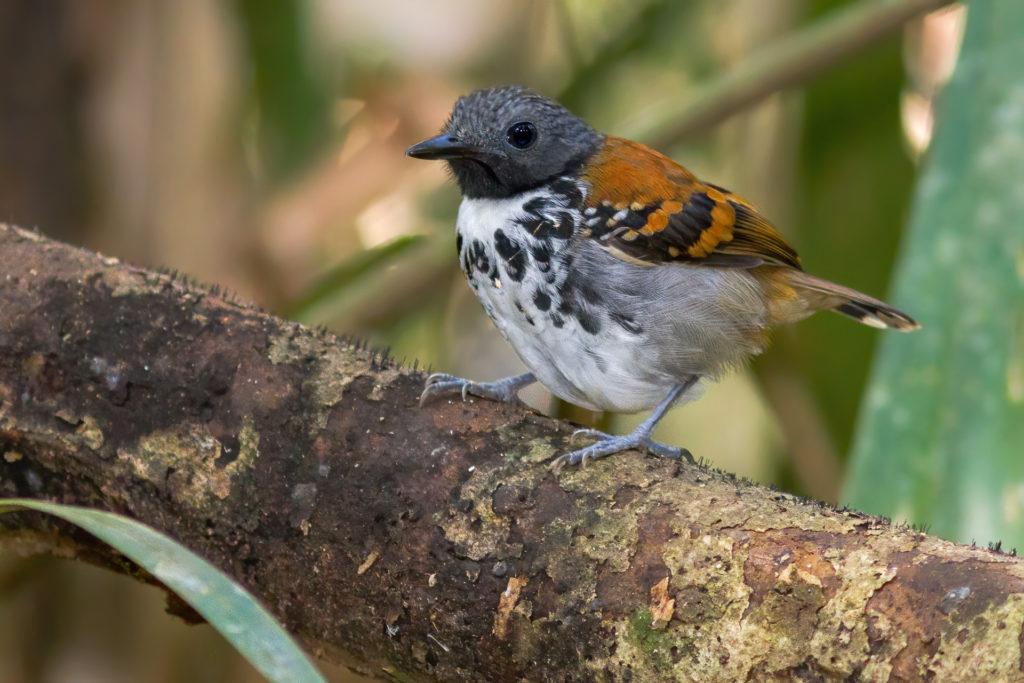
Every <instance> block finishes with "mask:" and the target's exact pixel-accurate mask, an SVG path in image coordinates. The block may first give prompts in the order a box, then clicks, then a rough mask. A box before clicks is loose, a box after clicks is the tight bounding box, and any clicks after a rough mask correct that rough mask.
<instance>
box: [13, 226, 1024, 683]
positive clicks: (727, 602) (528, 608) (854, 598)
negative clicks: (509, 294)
mask: <svg viewBox="0 0 1024 683" xmlns="http://www.w3.org/2000/svg"><path fill="white" fill-rule="evenodd" d="M423 379H424V378H423V375H422V373H419V372H415V371H412V370H409V369H407V368H401V367H398V366H397V365H395V364H394V363H392V362H390V361H387V360H386V359H382V358H380V357H379V356H375V355H374V354H372V353H369V352H366V351H362V350H360V349H358V348H353V347H352V346H351V345H348V344H346V343H344V342H342V341H339V340H338V339H336V338H334V337H333V336H331V335H330V334H327V333H325V332H320V331H315V330H310V329H306V328H303V327H301V326H299V325H296V324H293V323H288V322H285V321H282V320H279V319H276V318H274V317H272V316H270V315H267V314H264V313H261V312H259V311H257V310H253V309H251V308H247V307H245V306H240V305H238V304H236V303H233V302H231V301H230V300H227V299H225V298H224V297H222V296H219V295H218V294H217V293H216V292H215V291H210V290H206V289H203V288H199V287H195V286H192V285H189V284H188V283H186V282H184V281H182V280H181V279H180V278H174V277H171V276H169V275H164V274H158V273H154V272H149V271H145V270H140V269H137V268H131V267H127V266H124V265H121V264H119V263H118V262H117V261H116V260H114V259H108V258H102V257H100V256H98V255H96V254H93V253H90V252H86V251H83V250H79V249H75V248H72V247H68V246H66V245H62V244H59V243H56V242H52V241H49V240H47V239H45V238H42V237H40V236H38V235H36V234H33V233H29V232H25V231H21V230H18V229H16V228H13V227H8V226H2V225H0V456H2V457H0V495H3V496H29V497H38V498H46V499H50V500H55V501H59V502H64V503H74V504H79V505H87V506H93V507H98V508H103V509H107V510H113V511H116V512H121V513H124V514H126V515H130V516H132V517H134V518H136V519H139V520H141V521H143V522H145V523H146V524H149V525H151V526H153V527H155V528H157V529H160V530H163V531H165V532H167V533H169V534H170V535H172V536H174V537H175V538H177V539H179V540H180V541H182V542H183V543H184V544H185V545H187V546H189V547H190V548H192V549H193V550H195V551H197V552H199V553H200V554H202V555H203V556H205V557H206V558H208V559H209V560H211V561H212V562H213V563H215V564H216V565H218V566H220V567H221V568H223V569H224V570H225V571H227V572H228V573H230V574H231V575H232V576H234V577H235V578H237V579H238V580H239V581H240V582H241V583H243V584H244V585H245V586H247V587H248V588H249V589H251V590H252V591H253V592H255V593H256V594H257V595H258V596H260V597H261V598H262V599H263V600H264V601H265V602H266V604H267V605H268V606H269V607H270V609H271V610H273V611H274V612H275V613H276V614H277V615H278V616H279V617H280V619H281V620H282V622H283V623H284V624H285V625H286V626H287V628H288V629H289V630H291V631H292V632H293V633H295V634H296V635H297V636H298V638H299V639H300V640H301V641H302V642H303V643H305V644H306V645H307V646H308V647H309V648H310V650H311V651H313V652H315V653H316V654H317V655H319V656H321V657H324V658H327V659H331V660H335V661H344V662H346V663H348V664H350V665H351V666H354V667H356V668H358V669H359V670H361V671H363V672H369V673H374V674H377V675H380V674H381V673H382V672H389V673H391V674H392V675H393V676H395V677H396V678H399V679H401V680H481V681H504V680H531V681H540V680H555V681H560V680H634V681H641V680H658V681H660V680H671V679H680V680H690V679H693V680H703V681H707V680H721V681H735V680H745V679H754V680H771V679H780V680H790V679H793V678H800V679H842V678H856V679H861V680H879V681H881V680H915V679H919V678H925V677H928V676H930V675H937V676H939V677H940V678H942V679H945V680H966V679H978V678H992V679H1004V680H1005V679H1018V678H1021V675H1022V674H1021V672H1022V668H1024V658H1022V643H1024V631H1022V626H1024V563H1022V561H1021V560H1019V559H1018V558H1016V557H1010V556H1007V555H1003V554H999V553H995V552H990V551H986V550H981V549H976V548H970V547H965V546H958V545H954V544H952V543H947V542H944V541H941V540H939V539H935V538H931V537H928V536H926V535H924V534H921V533H917V532H915V531H912V530H909V529H902V528H895V527H892V526H889V525H887V524H885V523H883V522H882V521H880V520H878V519H875V518H872V517H868V516H865V515H861V514H856V513H847V512H839V511H836V510H832V509H829V508H826V507H824V506H822V505H819V504H815V503H813V502H808V501H804V500H799V499H797V498H794V497H793V496H790V495H787V494H785V493H779V492H777V491H771V490H768V489H765V488H761V487H758V486H753V485H749V484H746V483H743V482H740V481H737V480H736V479H734V478H732V477H729V476H727V475H722V474H719V473H716V472H712V471H709V470H707V469H703V468H699V467H692V466H686V465H680V464H677V463H675V462H669V461H665V460H659V459H657V458H654V457H649V456H644V455H640V454H623V455H620V456H616V457H612V458H609V459H606V460H602V461H598V462H595V463H591V464H590V465H589V466H587V467H586V468H584V469H567V470H565V471H564V472H562V473H561V474H560V475H558V476H555V475H554V474H552V472H550V471H549V469H548V467H547V461H548V460H549V459H550V458H551V457H552V456H554V455H555V454H556V453H559V452H561V451H563V450H564V449H566V448H567V447H568V436H569V434H570V428H569V426H567V425H564V424H559V423H557V422H555V421H552V420H548V419H546V418H543V417H540V416H538V415H536V414H533V413H531V412H529V411H526V410H523V409H519V408H516V407H512V406H506V405H498V404H494V403H490V402H478V401H472V400H470V401H467V402H465V403H463V402H461V401H441V402H438V403H436V404H434V405H430V406H428V407H426V408H423V409H420V408H418V407H417V405H416V399H417V396H418V394H419V392H420V389H421V386H422V383H423ZM0 523H2V524H3V525H4V526H3V527H0V547H8V548H17V549H20V550H21V551H22V552H45V551H51V552H60V553H62V554H65V555H71V556H75V557H79V558H81V559H87V560H90V561H96V562H101V563H103V564H106V565H109V566H112V567H114V568H117V569H120V570H122V571H128V572H129V573H131V572H132V569H131V567H130V566H129V565H128V564H127V563H126V562H124V561H123V560H122V559H120V558H118V557H117V556H116V554H114V553H112V552H111V551H110V550H108V549H107V548H106V547H104V546H102V545H101V544H99V543H98V542H96V541H94V540H92V539H91V538H90V537H88V536H86V535H84V534H82V533H80V532H76V531H75V530H73V529H71V528H69V527H67V526H63V525H61V524H59V523H57V522H55V521H53V520H50V519H46V518H43V517H41V516H34V515H29V514H21V515H17V516H6V517H3V518H0ZM135 573H137V571H136V572H135Z"/></svg>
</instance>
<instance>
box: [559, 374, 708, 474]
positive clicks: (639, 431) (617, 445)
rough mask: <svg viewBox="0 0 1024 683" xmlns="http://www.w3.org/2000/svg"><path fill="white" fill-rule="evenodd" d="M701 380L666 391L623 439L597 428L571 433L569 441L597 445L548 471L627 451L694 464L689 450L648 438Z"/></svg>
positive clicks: (564, 457)
mask: <svg viewBox="0 0 1024 683" xmlns="http://www.w3.org/2000/svg"><path fill="white" fill-rule="evenodd" d="M699 379H700V377H699V376H696V375H694V376H693V377H691V378H690V379H688V380H686V381H685V382H683V383H682V384H677V385H676V386H674V387H672V390H671V391H669V392H668V395H667V396H666V397H665V400H663V401H662V402H661V403H659V404H658V407H657V408H655V409H654V412H652V413H651V415H650V417H648V418H647V419H646V420H644V421H643V422H641V423H640V424H639V425H638V426H637V428H636V429H634V430H633V431H632V432H630V433H629V434H626V435H623V436H612V435H611V434H605V433H604V432H601V431H598V430H596V429H579V430H577V431H576V432H574V433H573V435H572V439H570V442H572V441H575V440H576V438H577V437H581V436H583V437H587V436H589V437H591V438H594V439H597V442H596V443H594V444H591V445H590V446H587V447H586V448H581V449H579V450H576V451H573V452H571V453H566V454H565V455H561V456H559V457H557V458H555V461H554V462H553V463H551V469H553V470H555V471H556V472H557V471H559V470H561V469H562V467H564V466H565V465H575V464H577V463H584V462H586V461H587V460H596V459H597V458H603V457H604V456H606V455H611V454H612V453H618V452H619V451H625V450H629V449H630V448H642V449H645V450H648V451H650V452H651V453H654V454H655V455H660V456H662V457H665V458H672V459H674V460H679V459H681V458H683V459H686V460H688V461H689V462H691V463H692V462H693V456H692V455H690V451H688V450H686V449H685V448H676V447H673V446H666V445H665V444H663V443H658V442H657V441H655V440H653V439H652V438H651V434H652V433H653V432H654V428H655V427H656V426H657V425H658V422H660V421H661V418H663V417H665V413H667V412H668V409H669V408H671V407H672V405H673V404H674V403H675V402H676V400H677V399H678V398H679V397H680V396H682V395H683V394H685V393H686V391H687V390H688V389H689V388H690V387H692V386H693V385H694V384H696V383H697V380H699Z"/></svg>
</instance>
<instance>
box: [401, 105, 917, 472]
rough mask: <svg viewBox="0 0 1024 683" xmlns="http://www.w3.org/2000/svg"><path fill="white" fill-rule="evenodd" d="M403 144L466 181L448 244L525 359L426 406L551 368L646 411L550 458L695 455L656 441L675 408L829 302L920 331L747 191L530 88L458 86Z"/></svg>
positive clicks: (582, 398) (513, 390)
mask: <svg viewBox="0 0 1024 683" xmlns="http://www.w3.org/2000/svg"><path fill="white" fill-rule="evenodd" d="M406 154H407V155H408V156H410V157H413V158H416V159H427V160H442V161H444V162H446V163H447V166H448V169H449V171H450V173H451V175H452V176H453V177H454V180H455V182H456V183H457V184H458V187H459V189H460V191H461V193H462V202H461V204H460V205H459V210H458V217H457V219H456V224H455V230H456V236H455V243H456V247H457V250H458V256H459V263H460V265H461V268H462V270H463V271H464V272H465V275H466V278H467V280H468V282H469V286H470V287H471V288H472V290H473V292H474V293H475V294H476V296H477V298H478V299H479V301H480V303H481V304H482V305H483V308H484V311H485V312H486V313H487V315H488V316H489V317H490V319H491V320H492V321H493V323H494V325H495V326H496V327H497V329H498V331H499V332H500V333H501V335H502V336H503V337H504V338H505V340H507V341H508V343H509V344H510V345H511V346H512V348H513V349H514V350H515V352H516V354H517V355H518V356H519V358H520V359H521V360H522V361H523V363H524V364H525V365H526V367H527V368H528V372H526V373H523V374H519V375H515V376H512V377H506V378H504V379H500V380H496V381H493V382H475V381H472V380H469V379H465V378H460V377H456V376H454V375H450V374H445V373H435V374H432V375H431V376H430V377H428V379H427V382H426V387H425V389H424V391H423V393H422V396H421V399H420V403H421V405H423V404H425V403H426V402H428V401H430V400H432V399H434V398H437V397H441V396H453V395H461V396H462V398H463V399H465V398H466V396H467V395H473V396H478V397H482V398H485V399H492V400H497V401H508V402H516V401H518V397H517V394H518V392H519V390H520V389H522V388H523V387H525V386H527V385H529V384H532V383H534V382H540V384H542V385H543V386H544V387H545V388H547V389H548V390H549V391H550V392H551V393H552V394H553V395H555V396H557V397H558V398H561V399H563V400H565V401H568V402H570V403H573V404H576V405H578V406H581V407H584V408H588V409H591V410H606V411H612V412H616V413H636V412H640V411H646V410H651V411H652V412H651V413H650V415H649V417H647V419H645V420H644V421H643V422H642V423H641V424H640V425H639V426H638V427H636V429H635V430H633V431H632V432H630V433H629V434H625V435H611V434H607V433H604V432H601V431H597V430H593V429H581V430H578V431H577V432H575V433H574V434H573V438H572V440H571V443H574V442H575V441H576V440H577V439H579V438H587V439H590V440H591V441H592V443H591V444H590V445H588V446H585V447H582V448H579V449H577V450H573V451H570V452H568V453H564V454H562V455H560V456H558V457H557V458H555V460H554V462H553V463H552V467H554V468H556V469H561V468H562V467H564V466H565V465H575V464H581V465H582V464H585V463H586V462H587V461H589V460H594V459H597V458H601V457H605V456H608V455H612V454H614V453H618V452H621V451H625V450H630V449H638V450H646V451H648V452H651V453H654V454H656V455H660V456H664V457H668V458H674V459H680V458H682V459H685V460H688V461H690V462H693V457H692V455H691V454H690V452H689V451H688V450H687V449H685V448H682V447H675V446H669V445H666V444H663V443H660V442H657V441H655V440H654V439H653V437H652V434H653V431H654V428H655V427H656V426H657V424H658V422H659V421H660V420H661V419H662V418H663V417H664V415H665V414H666V413H667V412H668V410H669V409H670V408H671V407H673V406H674V405H677V404H680V403H684V402H687V401H689V400H692V399H695V398H698V397H699V396H700V394H701V393H702V384H703V382H704V381H714V380H717V379H719V378H721V377H722V376H723V375H725V374H727V373H728V372H730V371H732V370H735V369H737V368H740V367H742V366H743V365H744V364H745V362H746V361H747V360H748V359H749V358H750V357H752V356H755V355H757V354H760V353H761V352H762V351H763V350H764V349H765V347H766V346H767V344H768V341H769V332H770V330H771V328H773V327H775V326H777V325H781V324H785V323H790V322H795V321H798V320H801V319H803V318H806V317H807V316H809V315H811V314H812V313H814V312H816V311H819V310H830V311H835V312H837V313H840V314H842V315H845V316H847V317H850V318H853V319H854V320H858V321H860V322H861V323H864V324H866V325H870V326H872V327H877V328H888V329H894V330H899V331H904V332H907V331H911V330H914V329H917V328H919V327H920V326H919V325H918V323H917V322H916V321H915V320H914V319H913V318H911V317H910V316H909V315H907V314H906V313H903V312H901V311H899V310H897V309H896V308H893V307H892V306H890V305H888V304H886V303H884V302H883V301H880V300H878V299H875V298H873V297H871V296H868V295H866V294H863V293H861V292H858V291H856V290H854V289H850V288H848V287H844V286H842V285H839V284H836V283H833V282H830V281H828V280H824V279H821V278H819V277H816V276H814V275H810V274H809V273H807V272H805V271H804V269H803V266H802V265H801V261H800V258H799V256H798V255H797V252H796V251H795V250H794V249H793V247H792V246H790V244H789V243H788V242H787V241H786V239H785V238H784V237H783V236H782V234H781V233H780V232H779V231H778V230H777V229H776V228H775V226H774V225H773V224H772V223H771V222H769V221H768V219H766V218H765V217H764V216H762V215H761V214H760V213H759V212H758V210H757V209H756V208H755V207H754V205H753V204H751V203H750V202H749V201H747V200H746V199H744V198H742V197H741V196H739V195H737V194H734V193H733V192H731V191H729V190H727V189H725V188H724V187H722V186H720V185H715V184H712V183H708V182H704V181H702V180H699V179H698V178H697V177H696V176H695V175H694V174H693V173H691V172H690V171H688V170H687V169H686V168H684V167H683V166H681V165H680V164H678V163H676V162H675V161H673V160H671V159H670V158H668V157H667V156H665V155H663V154H661V153H659V152H657V151H655V150H653V149H651V148H649V147H647V146H645V145H643V144H641V143H639V142H634V141H632V140H628V139H626V138H622V137H616V136H612V135H605V134H602V133H600V132H598V131H597V130H595V129H594V128H592V127H590V126H589V125H588V124H587V123H586V122H585V121H583V120H582V119H581V118H579V117H577V116H575V115H574V114H572V113H571V112H570V111H569V110H568V109H566V108H565V107H563V106H562V105H561V104H559V103H557V102H555V101H554V100H552V99H549V98H547V97H544V96H542V95H540V94H537V93H535V92H534V91H532V90H529V89H527V88H524V87H521V86H503V87H494V88H485V89H481V90H476V91H474V92H471V93H470V94H468V95H464V96H462V97H460V98H459V99H458V100H457V101H456V103H455V105H454V108H453V109H452V112H451V115H450V116H449V118H448V120H447V122H446V123H445V124H444V126H443V128H442V131H441V134H440V135H437V136H435V137H431V138H429V139H427V140H424V141H422V142H420V143H418V144H415V145H413V146H411V147H409V149H408V150H407V151H406Z"/></svg>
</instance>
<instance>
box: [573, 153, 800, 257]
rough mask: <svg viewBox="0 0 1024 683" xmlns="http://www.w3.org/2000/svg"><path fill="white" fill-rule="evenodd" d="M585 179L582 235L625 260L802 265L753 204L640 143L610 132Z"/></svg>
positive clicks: (589, 165) (586, 169)
mask: <svg viewBox="0 0 1024 683" xmlns="http://www.w3.org/2000/svg"><path fill="white" fill-rule="evenodd" d="M583 177H584V179H585V180H586V181H587V182H589V184H590V186H591V191H590V193H589V194H588V197H587V205H586V207H585V210H584V220H585V222H586V226H585V234H586V235H587V236H588V237H589V238H592V239H594V240H596V241H597V242H598V243H599V244H600V245H601V246H603V247H604V248H605V249H607V250H608V251H609V252H611V253H613V254H615V255H616V256H618V257H620V258H623V259H626V260H629V261H633V262H638V263H643V264H650V265H655V264H659V263H665V262H671V261H683V262H690V263H694V264H702V265H709V266H712V265H713V266H718V267H725V268H728V267H733V268H753V267H755V266H759V265H778V266H789V267H792V268H797V269H799V268H800V259H799V257H798V256H797V254H796V251H794V250H793V248H792V247H791V246H789V244H788V243H787V242H786V240H785V239H784V238H783V237H782V235H780V234H779V232H778V231H777V230H776V229H775V226H773V225H772V224H771V223H770V222H768V221H767V220H766V219H765V218H764V217H762V216H761V215H760V214H759V213H758V212H757V209H755V208H754V207H753V206H752V205H751V204H750V203H749V202H747V201H746V200H745V199H743V198H742V197H740V196H738V195H735V194H733V193H731V192H729V191H728V190H725V189H724V188H721V187H718V186H717V185H710V184H707V183H702V182H700V181H699V180H697V178H696V177H694V175H693V174H692V173H690V172H689V171H687V170H686V169H685V168H683V167H682V166H680V165H679V164H677V163H675V162H674V161H672V160H671V159H669V158H668V157H666V156H664V155H663V154H660V153H658V152H656V151H654V150H652V149H650V148H648V147H645V146H644V145H641V144H640V143H637V142H633V141H631V140H626V139H624V138H616V137H608V138H607V139H606V142H605V145H604V147H603V149H602V150H601V152H599V153H598V154H597V155H596V156H595V158H594V159H592V160H591V162H590V163H589V164H588V165H587V167H586V168H584V172H583Z"/></svg>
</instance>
